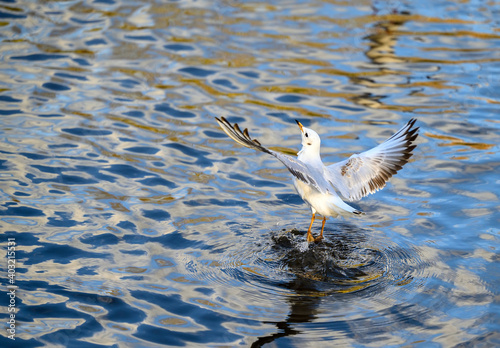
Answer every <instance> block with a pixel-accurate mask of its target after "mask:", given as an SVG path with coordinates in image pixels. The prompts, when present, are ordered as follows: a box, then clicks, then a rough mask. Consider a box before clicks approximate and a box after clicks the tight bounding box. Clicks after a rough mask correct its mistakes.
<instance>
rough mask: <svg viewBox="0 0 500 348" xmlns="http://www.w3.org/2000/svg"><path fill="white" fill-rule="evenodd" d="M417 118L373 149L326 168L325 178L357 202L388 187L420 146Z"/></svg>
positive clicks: (346, 197) (349, 198) (341, 192)
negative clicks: (386, 184) (417, 139)
mask: <svg viewBox="0 0 500 348" xmlns="http://www.w3.org/2000/svg"><path fill="white" fill-rule="evenodd" d="M415 121H416V120H415V119H411V120H410V121H409V122H408V123H407V124H406V125H405V126H404V127H403V128H401V129H400V130H399V131H397V132H396V133H395V134H394V135H393V136H392V137H390V138H389V139H387V140H386V141H385V142H383V143H382V144H380V145H378V146H376V147H374V148H373V149H371V150H368V151H365V152H362V153H360V154H355V155H352V156H351V157H349V158H348V159H347V160H345V161H342V162H339V163H335V164H332V165H330V166H328V167H326V168H325V177H326V178H327V180H328V181H329V182H330V183H331V184H332V185H333V186H334V187H336V188H337V189H338V191H339V192H340V194H341V195H342V196H344V198H345V199H347V200H349V201H355V200H358V199H361V198H362V197H364V196H366V195H368V194H370V193H373V192H376V191H378V190H380V189H381V188H383V187H384V186H385V183H386V182H387V180H389V178H390V177H391V176H393V175H394V174H396V173H397V172H398V170H400V169H401V168H402V167H403V165H405V164H406V163H407V162H408V160H409V158H410V157H411V156H412V155H413V154H412V153H411V152H412V151H413V149H414V148H415V147H416V146H417V145H413V142H414V141H415V139H416V138H417V136H418V133H417V131H418V127H416V128H414V125H415Z"/></svg>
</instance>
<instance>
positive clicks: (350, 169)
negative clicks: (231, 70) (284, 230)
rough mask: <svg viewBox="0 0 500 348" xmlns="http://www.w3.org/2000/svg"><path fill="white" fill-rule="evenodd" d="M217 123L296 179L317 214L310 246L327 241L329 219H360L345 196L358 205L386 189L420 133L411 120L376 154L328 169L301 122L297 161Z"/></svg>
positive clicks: (312, 134) (364, 154)
mask: <svg viewBox="0 0 500 348" xmlns="http://www.w3.org/2000/svg"><path fill="white" fill-rule="evenodd" d="M215 119H216V120H217V122H218V123H219V125H220V126H221V128H222V129H223V130H224V132H226V134H227V135H229V136H230V137H231V138H232V139H233V140H234V141H236V142H237V143H239V144H241V145H243V146H246V147H249V148H251V149H255V150H259V151H262V152H265V153H268V154H270V155H273V156H274V157H276V158H277V159H279V160H280V161H281V162H282V163H283V164H284V165H285V166H286V167H287V168H288V170H289V171H290V172H291V173H292V175H293V176H294V178H293V179H294V185H295V189H296V190H297V192H298V193H299V195H300V196H301V197H302V199H303V200H304V201H305V202H306V203H307V204H309V206H310V207H311V211H312V218H311V224H310V225H309V229H308V230H307V241H308V242H312V241H319V240H321V239H322V238H323V229H324V228H325V221H326V218H327V217H329V216H332V217H337V216H339V215H341V216H349V215H352V214H360V213H361V212H360V211H359V210H357V209H355V208H353V207H351V206H350V205H348V204H346V203H345V202H344V201H343V200H342V199H341V198H340V197H339V194H340V196H342V198H343V199H345V200H347V201H350V202H352V201H355V200H358V199H360V198H362V197H364V196H366V195H368V194H370V193H373V192H376V191H378V190H379V189H381V188H383V187H384V186H385V183H386V182H387V180H389V178H390V177H391V176H392V175H394V174H396V173H397V172H398V170H400V169H401V168H402V167H403V165H404V164H406V163H407V162H408V159H409V158H410V157H411V156H412V151H413V149H414V148H415V147H416V145H413V142H414V141H415V139H416V138H417V136H418V133H417V131H418V127H416V128H415V127H414V125H415V121H416V120H415V119H411V120H410V121H409V122H408V123H407V124H406V125H405V126H404V127H403V128H401V129H400V130H399V131H397V132H396V133H395V134H394V135H393V136H392V137H390V138H389V139H387V140H386V141H385V142H383V143H382V144H380V145H378V146H376V147H374V148H373V149H371V150H368V151H365V152H362V153H359V154H354V155H352V156H351V157H349V158H348V159H347V160H344V161H341V162H338V163H334V164H332V165H329V166H325V165H324V164H323V161H321V157H320V154H319V151H320V143H321V140H320V138H319V135H318V134H317V133H316V132H315V131H313V130H312V129H309V128H306V127H304V126H302V124H301V123H300V122H299V121H297V124H298V125H299V127H300V131H301V132H302V150H300V151H299V153H298V157H297V158H295V157H292V156H288V155H284V154H281V153H278V152H275V151H272V150H269V149H267V148H265V147H264V146H262V145H261V144H260V143H259V141H257V139H252V138H250V135H249V134H248V130H247V129H245V130H244V131H241V129H240V127H238V125H237V124H236V123H235V124H234V125H231V123H229V122H228V121H227V120H226V119H225V118H224V117H221V118H220V119H219V118H217V117H216V118H215ZM337 192H338V193H337ZM316 213H319V214H321V215H322V216H323V224H322V226H321V234H320V235H319V237H316V238H314V237H313V236H312V234H311V227H312V224H313V222H314V218H315V215H316Z"/></svg>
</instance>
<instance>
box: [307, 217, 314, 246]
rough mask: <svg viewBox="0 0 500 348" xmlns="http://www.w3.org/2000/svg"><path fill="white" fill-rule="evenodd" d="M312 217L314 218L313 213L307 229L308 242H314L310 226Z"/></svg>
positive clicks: (312, 220)
mask: <svg viewBox="0 0 500 348" xmlns="http://www.w3.org/2000/svg"><path fill="white" fill-rule="evenodd" d="M314 218H315V214H313V216H312V218H311V224H310V225H309V229H308V230H307V241H308V242H314V237H313V235H312V233H311V227H312V225H313V222H314Z"/></svg>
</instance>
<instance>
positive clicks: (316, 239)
mask: <svg viewBox="0 0 500 348" xmlns="http://www.w3.org/2000/svg"><path fill="white" fill-rule="evenodd" d="M325 222H326V217H323V224H322V225H321V233H320V235H319V237H316V238H315V239H314V241H315V242H319V241H320V240H322V239H323V230H324V229H325Z"/></svg>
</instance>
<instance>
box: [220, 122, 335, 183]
mask: <svg viewBox="0 0 500 348" xmlns="http://www.w3.org/2000/svg"><path fill="white" fill-rule="evenodd" d="M215 119H216V120H217V122H218V123H219V126H220V127H221V128H222V130H223V131H224V132H226V134H227V135H229V136H230V137H231V139H233V140H234V141H236V142H237V143H238V144H240V145H243V146H246V147H248V148H250V149H254V150H259V151H262V152H265V153H268V154H270V155H272V156H274V157H276V158H277V159H279V160H280V161H281V162H282V163H283V164H284V165H285V166H286V167H287V168H288V170H289V171H290V173H292V175H293V176H295V177H296V178H297V179H299V180H301V181H303V182H305V183H306V184H309V185H311V186H313V187H314V188H316V189H317V190H318V191H320V192H322V193H326V192H332V191H333V190H332V188H331V186H330V184H329V183H328V182H327V181H326V180H325V178H324V176H323V174H322V173H319V172H317V171H315V170H314V169H310V168H308V167H307V166H306V165H305V164H304V163H303V162H301V161H299V160H298V159H296V158H294V157H292V156H288V155H285V154H282V153H278V152H275V151H273V150H269V149H268V148H266V147H264V146H262V145H261V144H260V143H259V141H258V140H257V139H252V138H251V137H250V135H249V134H248V129H246V128H245V130H243V131H241V129H240V127H239V126H238V124H236V123H235V124H234V125H232V124H231V123H229V122H228V120H226V119H225V118H224V117H221V118H220V119H219V118H217V117H216V118H215Z"/></svg>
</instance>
